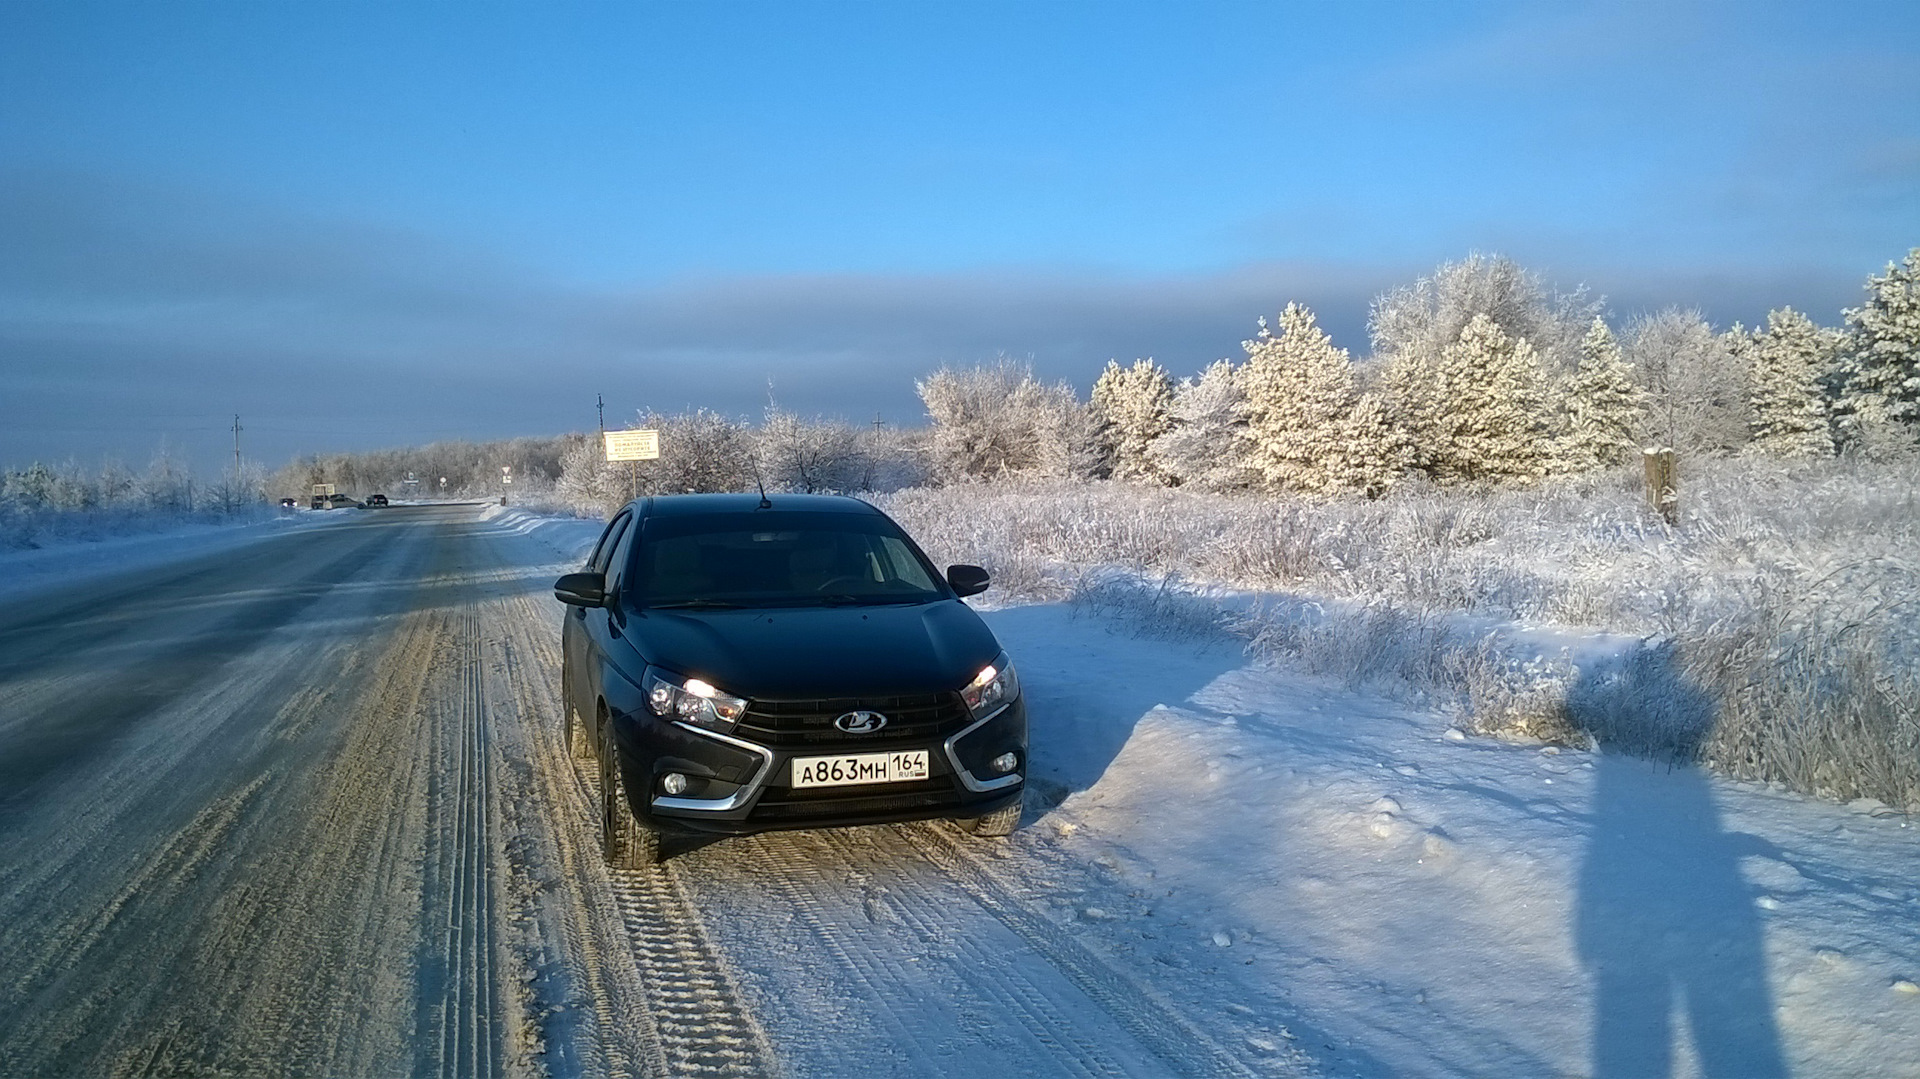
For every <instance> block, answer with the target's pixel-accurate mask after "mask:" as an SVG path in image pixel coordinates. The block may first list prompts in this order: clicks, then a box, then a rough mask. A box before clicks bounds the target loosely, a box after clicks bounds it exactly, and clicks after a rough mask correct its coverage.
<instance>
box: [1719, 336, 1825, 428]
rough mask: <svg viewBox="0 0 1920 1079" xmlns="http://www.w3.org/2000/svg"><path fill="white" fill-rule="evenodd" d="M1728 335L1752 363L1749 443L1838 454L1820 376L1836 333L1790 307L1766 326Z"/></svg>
mask: <svg viewBox="0 0 1920 1079" xmlns="http://www.w3.org/2000/svg"><path fill="white" fill-rule="evenodd" d="M1728 337H1729V339H1730V341H1731V342H1732V344H1733V347H1734V348H1735V350H1736V352H1738V353H1740V354H1742V355H1743V356H1744V358H1745V360H1746V362H1747V407H1748V413H1749V417H1748V420H1747V424H1748V441H1747V446H1748V448H1749V449H1750V450H1752V451H1754V452H1757V453H1767V454H1773V455H1775V456H1778V457H1821V456H1825V455H1827V454H1830V453H1832V452H1833V439H1832V437H1831V436H1830V435H1829V434H1828V430H1827V408H1826V401H1825V395H1824V393H1823V392H1822V390H1821V386H1820V376H1821V374H1822V373H1823V372H1825V371H1826V370H1827V369H1828V367H1829V366H1830V365H1831V363H1832V361H1833V356H1832V351H1831V350H1832V337H1831V335H1829V334H1826V333H1823V332H1822V331H1821V329H1820V327H1818V326H1815V325H1814V324H1813V320H1811V319H1809V318H1807V316H1805V315H1803V314H1801V313H1800V312H1798V311H1795V310H1794V309H1793V308H1791V307H1782V308H1779V309H1778V310H1774V311H1769V312H1767V327H1766V329H1764V330H1758V331H1755V332H1753V333H1751V334H1748V333H1744V332H1742V330H1741V328H1740V327H1739V326H1735V327H1734V328H1733V330H1732V331H1730V332H1729V333H1728Z"/></svg>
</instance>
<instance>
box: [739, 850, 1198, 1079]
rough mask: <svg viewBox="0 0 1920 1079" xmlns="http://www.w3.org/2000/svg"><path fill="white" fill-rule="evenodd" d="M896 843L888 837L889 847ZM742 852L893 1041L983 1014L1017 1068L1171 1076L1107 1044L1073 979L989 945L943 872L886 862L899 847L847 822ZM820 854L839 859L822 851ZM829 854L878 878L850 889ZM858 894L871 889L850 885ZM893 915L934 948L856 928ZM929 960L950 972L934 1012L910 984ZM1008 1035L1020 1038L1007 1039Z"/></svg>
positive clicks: (929, 1039)
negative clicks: (958, 905) (1084, 1018)
mask: <svg viewBox="0 0 1920 1079" xmlns="http://www.w3.org/2000/svg"><path fill="white" fill-rule="evenodd" d="M879 834H880V835H883V836H884V835H885V833H879ZM740 846H741V847H747V846H748V845H747V844H741V845H740ZM892 846H893V844H891V843H885V842H883V847H884V848H891V847H892ZM809 848H812V849H809ZM821 848H825V849H824V851H823V850H822V849H821ZM739 853H745V854H747V857H748V859H749V862H750V866H751V869H752V870H753V872H752V873H751V875H752V877H753V878H754V879H756V880H761V881H765V882H767V884H768V885H769V886H771V887H772V888H774V889H775V890H776V891H778V892H779V894H780V896H781V898H782V900H783V901H784V903H785V904H786V905H787V906H788V907H789V908H790V909H791V910H792V911H793V912H794V914H795V916H796V918H797V919H798V921H799V922H800V924H801V925H802V926H804V928H805V929H806V931H807V932H808V934H809V935H810V936H811V937H812V938H813V941H812V943H813V944H817V945H818V946H819V947H820V948H821V949H822V950H823V951H824V952H825V953H826V955H827V956H828V957H829V958H830V959H831V960H832V962H833V963H834V964H835V965H836V966H837V967H839V968H840V969H841V970H842V971H843V972H845V973H846V974H847V975H849V976H850V977H851V978H852V979H853V981H854V983H855V984H856V985H857V986H858V987H859V990H860V992H859V994H858V999H857V1001H856V1002H855V1003H857V1004H858V1005H859V1006H860V1007H862V1008H863V1009H866V1010H867V1011H868V1012H869V1013H871V1014H874V1015H875V1016H876V1018H877V1019H878V1020H879V1021H880V1023H881V1024H882V1025H883V1026H884V1027H885V1028H886V1033H887V1034H889V1035H890V1036H891V1037H892V1038H893V1040H894V1045H896V1046H904V1047H924V1046H928V1045H934V1044H938V1043H939V1042H941V1041H942V1040H943V1039H944V1038H946V1037H947V1036H948V1031H949V1030H950V1028H951V1026H952V1023H951V1018H952V1017H954V1016H958V1017H961V1018H962V1019H963V1022H965V1021H967V1020H970V1019H973V1017H978V1018H979V1019H984V1020H985V1023H983V1024H981V1026H983V1027H984V1026H986V1025H994V1026H996V1027H999V1026H1001V1025H1002V1024H1004V1025H1005V1026H1006V1027H1009V1028H1011V1029H996V1030H994V1031H992V1032H991V1033H992V1034H994V1035H997V1036H998V1037H999V1038H1000V1039H1001V1040H1002V1042H1003V1044H1002V1045H1000V1046H999V1048H1000V1049H1002V1050H1003V1051H1005V1052H1006V1054H1007V1055H1008V1056H1009V1057H1012V1058H1014V1059H1013V1061H1011V1062H1010V1063H1015V1064H1016V1066H1019V1065H1022V1064H1024V1065H1028V1066H1031V1065H1034V1064H1037V1063H1038V1062H1040V1061H1044V1062H1045V1064H1046V1067H1044V1068H1034V1070H1036V1071H1046V1072H1048V1073H1050V1074H1061V1075H1072V1076H1087V1077H1094V1076H1128V1075H1139V1076H1157V1075H1162V1074H1165V1073H1164V1071H1163V1070H1162V1069H1161V1068H1159V1067H1157V1066H1153V1065H1145V1064H1143V1062H1141V1061H1139V1060H1138V1058H1137V1057H1135V1056H1133V1055H1132V1054H1129V1053H1127V1052H1126V1047H1125V1046H1124V1045H1118V1046H1116V1045H1112V1044H1107V1043H1104V1042H1103V1040H1102V1039H1100V1038H1099V1037H1097V1036H1096V1032H1094V1031H1090V1030H1088V1029H1087V1025H1086V1024H1085V1023H1082V1022H1076V1021H1075V1018H1074V1016H1073V1014H1072V1013H1073V1012H1074V1011H1075V1010H1076V1007H1077V1006H1078V1005H1079V1002H1078V1001H1076V1000H1075V999H1074V997H1076V996H1077V995H1078V994H1077V993H1076V992H1075V991H1074V988H1073V987H1072V986H1070V985H1068V984H1065V983H1063V982H1062V980H1061V979H1058V978H1054V977H1051V976H1050V975H1048V974H1046V973H1044V970H1043V971H1042V972H1039V973H1038V974H1035V973H1029V970H1030V968H1023V966H1022V964H1021V963H1020V962H1019V961H1018V960H1019V957H1018V956H1017V955H1013V954H1009V953H1008V952H1006V951H1005V950H1002V949H996V948H994V947H993V946H992V944H993V942H991V941H989V940H985V939H983V938H982V937H981V936H979V935H978V934H977V933H975V932H973V931H972V927H969V926H967V925H966V924H965V922H964V919H960V918H956V917H955V916H954V907H953V902H952V897H951V895H950V894H949V893H948V892H947V891H946V890H945V889H944V888H942V887H940V885H941V884H943V883H945V882H944V881H938V880H933V881H930V880H926V879H924V878H916V877H912V876H908V875H902V874H899V873H897V872H889V867H890V866H897V865H898V864H899V860H898V859H897V858H895V857H893V855H894V854H896V853H897V851H894V850H891V849H881V850H876V849H875V847H874V846H873V845H872V844H871V843H862V842H861V841H860V840H859V839H856V838H854V837H853V836H852V835H850V834H849V833H846V832H844V831H823V832H819V833H815V834H813V835H810V836H794V835H788V836H780V837H772V838H771V839H769V840H756V841H752V843H751V848H750V853H748V852H747V851H740V852H739ZM823 853H827V854H830V855H832V857H829V858H822V857H821V854H823ZM883 862H884V863H885V864H882V863H883ZM828 864H831V865H835V866H841V867H851V868H852V872H853V873H854V874H855V875H856V881H858V882H861V883H864V882H874V883H875V885H877V887H876V888H874V889H873V890H866V889H864V888H860V887H856V888H854V889H852V890H851V891H850V890H849V888H848V887H847V883H846V882H844V881H842V880H837V879H835V878H834V876H833V875H832V874H830V873H829V872H828V871H827V869H826V868H825V866H826V865H828ZM859 892H864V893H865V894H854V893H859ZM888 920H898V922H899V924H900V926H901V927H902V928H904V929H906V930H907V931H908V932H909V933H910V934H911V935H912V936H914V937H916V938H918V939H919V941H920V942H921V943H922V944H925V945H932V946H933V948H932V949H931V950H929V949H927V948H924V947H922V948H916V949H911V950H905V949H895V948H889V947H886V946H885V944H884V942H881V941H878V940H876V939H875V936H874V935H873V934H869V933H865V932H861V931H860V930H861V927H862V923H868V924H869V926H870V925H871V923H874V922H885V921H888ZM926 958H935V959H943V960H944V961H945V962H946V963H947V964H948V965H949V966H950V967H951V970H952V974H953V977H951V978H950V979H947V980H946V984H945V985H944V986H942V987H941V988H944V989H945V990H947V991H948V992H949V993H951V994H952V995H951V997H950V998H949V999H948V1000H946V1001H944V1002H943V1003H944V1005H945V1007H944V1008H943V1009H941V1010H940V1011H937V1012H935V1011H930V1010H929V1009H928V1007H927V1006H926V1005H927V1004H928V1002H929V1001H928V999H927V997H925V996H922V995H919V994H916V993H914V992H912V991H911V990H912V988H913V987H915V986H924V987H925V988H927V989H932V988H934V987H933V986H931V985H926V982H927V975H926V973H924V971H923V969H922V968H921V967H920V963H921V961H922V960H923V959H926ZM1009 1034H1012V1035H1014V1037H1013V1039H1012V1040H1013V1041H1015V1042H1017V1043H1020V1044H1018V1045H1007V1044H1004V1042H1005V1040H1006V1036H1007V1035H1009ZM900 1063H901V1064H902V1065H903V1066H906V1067H910V1068H912V1067H915V1066H916V1065H918V1064H921V1063H935V1062H928V1061H924V1060H923V1059H922V1060H916V1059H914V1058H913V1057H912V1055H911V1054H906V1055H903V1057H902V1059H901V1060H900Z"/></svg>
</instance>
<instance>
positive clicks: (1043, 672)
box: [981, 603, 1247, 814]
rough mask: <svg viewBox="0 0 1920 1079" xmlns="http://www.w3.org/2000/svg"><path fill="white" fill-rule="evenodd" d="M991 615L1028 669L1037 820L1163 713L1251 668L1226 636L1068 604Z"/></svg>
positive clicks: (1088, 783)
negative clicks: (1159, 709)
mask: <svg viewBox="0 0 1920 1079" xmlns="http://www.w3.org/2000/svg"><path fill="white" fill-rule="evenodd" d="M981 617H982V618H984V619H985V620H986V623H987V625H988V626H989V627H990V628H992V630H993V632H994V635H995V636H996V637H998V638H999V640H1000V644H1001V646H1002V647H1004V648H1005V649H1006V650H1007V654H1008V655H1009V656H1011V657H1013V662H1014V667H1015V669H1016V670H1018V671H1019V672H1020V690H1021V692H1022V694H1024V695H1025V697H1026V701H1027V727H1028V737H1029V741H1030V743H1031V750H1030V759H1031V765H1030V769H1029V773H1028V784H1027V791H1028V793H1027V799H1028V813H1029V814H1035V813H1043V812H1045V811H1046V810H1048V809H1051V808H1052V807H1053V806H1056V805H1058V804H1060V802H1062V801H1064V800H1065V799H1066V797H1067V796H1068V795H1070V794H1073V793H1075V792H1077V791H1083V790H1086V789H1087V788H1089V787H1092V786H1093V785H1094V784H1095V783H1098V782H1099V781H1100V777H1101V776H1103V775H1105V774H1106V771H1107V767H1108V765H1110V764H1112V763H1113V760H1114V758H1115V757H1117V756H1119V754H1120V751H1121V750H1122V749H1124V748H1125V747H1126V745H1127V742H1128V740H1129V739H1130V738H1131V737H1132V736H1133V731H1134V728H1135V726H1136V725H1138V724H1139V722H1140V720H1141V719H1142V718H1143V717H1144V716H1146V715H1147V713H1149V712H1151V711H1152V710H1153V709H1154V708H1155V707H1156V706H1159V705H1167V706H1174V707H1177V706H1180V705H1182V704H1184V703H1185V702H1186V701H1187V700H1188V699H1189V698H1191V697H1192V696H1193V695H1194V694H1196V693H1198V692H1199V691H1200V690H1202V689H1204V688H1205V687H1206V686H1208V685H1209V684H1211V683H1212V682H1213V681H1214V680H1215V679H1217V678H1219V677H1220V676H1221V675H1223V674H1225V673H1227V672H1228V671H1232V670H1236V669H1238V668H1240V667H1242V666H1245V665H1246V662H1247V660H1246V658H1245V655H1244V652H1243V648H1242V646H1241V643H1240V642H1238V641H1234V640H1230V639H1228V638H1226V637H1225V636H1224V635H1220V634H1197V635H1196V634H1190V633H1170V632H1166V631H1164V630H1159V629H1156V628H1155V627H1154V626H1153V625H1152V624H1151V623H1149V622H1144V621H1140V620H1137V619H1132V618H1127V617H1117V618H1110V617H1104V616H1100V615H1091V614H1086V613H1083V612H1081V611H1078V610H1076V609H1075V608H1073V607H1071V606H1069V605H1067V604H1062V603H1049V604H1037V605H1033V606H1025V607H1007V608H1002V609H1000V610H993V611H983V612H981Z"/></svg>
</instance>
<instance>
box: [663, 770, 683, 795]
mask: <svg viewBox="0 0 1920 1079" xmlns="http://www.w3.org/2000/svg"><path fill="white" fill-rule="evenodd" d="M660 789H661V790H663V791H666V792H667V793H668V794H681V793H684V792H685V791H686V789H687V777H686V776H683V775H681V774H680V773H679V772H668V773H667V774H666V775H664V776H662V777H661V778H660Z"/></svg>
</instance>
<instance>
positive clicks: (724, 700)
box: [642, 670, 747, 734]
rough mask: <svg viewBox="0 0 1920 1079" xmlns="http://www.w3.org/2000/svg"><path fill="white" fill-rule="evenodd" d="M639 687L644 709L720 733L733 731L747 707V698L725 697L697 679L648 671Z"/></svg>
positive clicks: (663, 716) (665, 717)
mask: <svg viewBox="0 0 1920 1079" xmlns="http://www.w3.org/2000/svg"><path fill="white" fill-rule="evenodd" d="M642 688H643V689H645V690H646V692H647V709H648V710H649V711H651V712H652V713H653V714H654V715H656V716H660V717H661V718H663V719H675V720H679V721H681V722H683V723H691V724H693V725H694V726H696V727H705V728H707V729H708V730H714V731H719V732H720V733H722V734H726V733H728V732H730V731H732V730H733V725H734V724H735V723H737V722H739V720H740V716H741V714H742V713H744V712H745V711H746V710H747V702H746V701H743V700H741V699H740V698H738V697H731V696H728V695H727V694H725V693H722V692H720V691H719V690H717V689H715V688H713V686H712V685H710V684H708V683H706V682H703V681H701V680H700V679H698V678H685V679H678V680H676V678H675V676H673V675H669V674H663V673H660V672H656V671H652V670H649V671H648V672H647V676H646V679H645V684H644V685H643V686H642Z"/></svg>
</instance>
